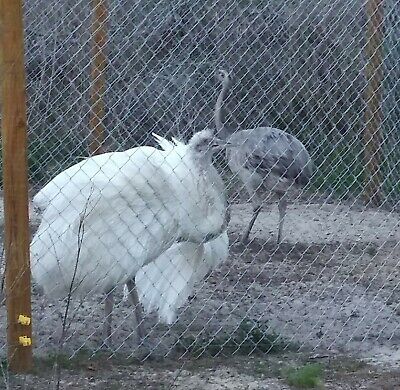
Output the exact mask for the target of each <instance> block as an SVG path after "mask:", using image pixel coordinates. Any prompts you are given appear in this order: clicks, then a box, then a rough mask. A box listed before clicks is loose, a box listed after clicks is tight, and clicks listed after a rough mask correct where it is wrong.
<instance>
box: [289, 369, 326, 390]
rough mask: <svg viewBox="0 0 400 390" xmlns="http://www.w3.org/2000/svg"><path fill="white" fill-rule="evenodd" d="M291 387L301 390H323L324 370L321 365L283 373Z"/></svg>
mask: <svg viewBox="0 0 400 390" xmlns="http://www.w3.org/2000/svg"><path fill="white" fill-rule="evenodd" d="M282 374H283V376H284V378H285V379H286V381H287V383H288V384H289V385H290V386H294V387H296V388H299V389H313V388H319V389H322V388H323V387H324V386H323V383H322V375H323V368H322V366H321V365H320V364H307V365H306V366H303V367H295V368H294V367H292V368H287V369H285V370H284V371H283V372H282Z"/></svg>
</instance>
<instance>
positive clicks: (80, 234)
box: [54, 188, 93, 390]
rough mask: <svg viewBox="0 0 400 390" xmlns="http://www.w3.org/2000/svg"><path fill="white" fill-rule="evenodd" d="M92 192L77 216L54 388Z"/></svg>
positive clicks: (55, 364)
mask: <svg viewBox="0 0 400 390" xmlns="http://www.w3.org/2000/svg"><path fill="white" fill-rule="evenodd" d="M92 194H93V188H92V189H91V193H90V195H89V197H88V200H87V202H86V205H85V208H84V210H83V212H82V213H80V216H79V226H78V250H77V253H76V260H75V266H74V272H73V274H72V279H71V283H70V286H69V289H68V295H67V303H66V306H65V311H64V316H63V320H62V330H61V337H60V340H59V343H58V353H57V355H56V359H55V362H54V371H55V377H56V380H57V382H56V390H59V389H60V382H61V367H60V365H59V364H58V358H59V355H60V353H61V349H62V347H63V345H64V342H65V335H66V332H67V329H69V326H68V324H67V320H68V313H69V308H70V305H71V298H72V293H73V288H74V282H75V279H76V274H77V272H78V265H79V258H80V254H81V249H82V242H83V236H84V234H85V226H84V221H85V217H86V215H87V208H88V204H89V201H90V198H91V196H92Z"/></svg>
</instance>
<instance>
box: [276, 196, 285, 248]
mask: <svg viewBox="0 0 400 390" xmlns="http://www.w3.org/2000/svg"><path fill="white" fill-rule="evenodd" d="M278 208H279V228H278V245H279V244H280V243H281V241H282V231H283V222H284V220H285V215H286V208H287V201H286V197H285V196H284V195H283V196H281V198H280V199H279V203H278Z"/></svg>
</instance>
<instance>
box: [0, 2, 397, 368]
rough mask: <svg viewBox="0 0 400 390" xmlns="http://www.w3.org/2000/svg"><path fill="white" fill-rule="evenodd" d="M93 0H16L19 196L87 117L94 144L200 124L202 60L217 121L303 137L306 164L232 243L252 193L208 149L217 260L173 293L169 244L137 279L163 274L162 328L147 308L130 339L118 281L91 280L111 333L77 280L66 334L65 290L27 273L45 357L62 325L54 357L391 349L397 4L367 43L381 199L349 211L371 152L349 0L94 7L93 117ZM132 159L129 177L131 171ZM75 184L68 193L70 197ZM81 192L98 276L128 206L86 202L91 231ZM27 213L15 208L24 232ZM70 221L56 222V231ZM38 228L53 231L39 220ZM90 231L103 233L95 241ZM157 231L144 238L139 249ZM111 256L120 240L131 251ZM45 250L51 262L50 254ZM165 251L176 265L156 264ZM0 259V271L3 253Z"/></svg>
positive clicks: (362, 9)
mask: <svg viewBox="0 0 400 390" xmlns="http://www.w3.org/2000/svg"><path fill="white" fill-rule="evenodd" d="M95 3H96V4H98V3H99V2H91V1H83V0H81V1H70V0H61V1H58V2H49V1H47V0H27V1H25V5H24V7H25V28H26V31H25V39H26V71H27V91H28V118H29V150H28V160H29V174H30V176H29V181H30V185H31V190H32V194H35V193H37V191H38V190H39V189H40V188H42V187H43V186H44V185H45V184H46V183H48V182H49V181H50V180H51V179H53V178H54V177H55V176H56V175H57V174H59V173H60V172H62V171H64V170H65V169H67V168H68V167H70V166H72V165H73V164H77V163H79V162H82V160H83V159H84V158H86V157H88V156H89V155H90V153H89V145H90V144H91V142H92V132H93V129H92V128H91V123H92V124H93V123H94V122H96V121H97V122H98V125H102V126H104V144H103V150H104V151H106V152H116V151H126V150H127V149H129V148H133V147H137V146H144V145H150V146H155V145H156V142H155V140H154V138H153V137H152V133H153V132H154V133H157V134H159V135H161V136H165V137H166V138H168V139H169V138H170V137H172V136H175V137H177V138H179V139H181V140H183V141H185V142H186V141H187V140H189V139H190V137H191V136H192V135H193V134H194V133H196V132H198V131H201V130H203V129H205V128H215V125H214V106H215V102H216V100H217V97H218V94H219V92H220V89H221V84H220V81H219V80H218V79H217V77H216V72H217V70H218V69H225V70H227V71H228V72H229V74H230V77H231V86H230V89H229V90H228V92H227V95H226V97H225V99H224V101H223V121H224V126H226V127H227V128H232V129H251V128H255V127H260V126H272V127H275V128H279V129H281V130H284V131H286V132H288V133H290V134H292V135H294V136H296V137H297V138H298V139H299V140H300V141H301V142H302V143H303V144H304V146H305V147H306V149H307V150H308V152H309V154H310V156H311V159H312V160H313V162H314V164H315V172H314V175H313V177H312V180H311V183H310V185H308V186H307V187H306V188H305V189H300V190H297V192H296V191H290V195H289V197H288V211H287V215H286V219H285V224H284V230H283V242H282V243H280V244H277V243H276V237H277V233H278V224H279V212H278V206H277V202H276V199H273V198H272V199H268V200H266V201H265V202H263V209H262V211H261V212H260V215H259V218H258V220H257V222H256V223H255V225H254V228H253V230H252V232H251V235H250V242H249V243H248V244H242V243H241V242H240V237H241V235H242V234H243V232H244V230H245V229H246V227H247V224H248V223H249V221H250V219H251V216H252V213H253V209H252V205H251V202H250V201H249V195H248V194H247V192H246V187H245V186H244V185H243V183H241V182H240V178H239V177H238V176H237V175H235V173H234V172H233V173H232V172H231V171H230V169H229V167H228V166H227V164H226V161H224V159H223V158H220V157H219V158H217V159H216V162H215V166H216V167H217V169H218V171H219V172H221V176H222V177H223V180H224V183H225V186H226V187H227V189H228V190H227V193H228V200H229V204H230V208H231V210H230V211H231V218H230V222H229V226H228V234H229V254H227V256H226V257H227V258H226V259H222V260H223V261H221V262H218V261H217V259H216V258H217V256H218V252H217V249H215V252H212V250H213V249H212V247H211V246H210V247H209V250H210V253H209V254H208V255H207V254H205V255H204V256H203V259H202V261H203V262H204V261H205V263H199V264H198V267H199V268H198V269H199V270H200V268H201V267H203V268H201V272H200V271H198V272H199V275H200V274H201V277H199V278H198V280H195V278H193V277H192V276H189V280H188V281H187V282H188V286H187V287H185V288H182V291H180V290H179V289H180V288H181V284H179V283H178V282H177V281H176V280H175V281H171V280H169V279H170V278H171V274H174V275H175V278H176V279H180V280H186V279H185V278H187V277H188V271H187V268H185V267H186V263H182V262H181V263H178V261H179V259H181V257H182V256H184V255H182V252H180V249H179V248H178V249H176V248H175V247H174V248H175V249H173V250H171V251H170V252H165V253H164V254H163V255H162V256H165V259H164V261H165V263H162V262H161V261H160V266H159V265H157V267H159V268H157V269H156V270H154V271H152V272H154V274H153V279H151V281H150V282H148V283H147V284H146V283H145V282H143V285H146V286H147V288H148V291H151V288H152V287H153V288H154V286H155V284H157V285H160V286H162V288H164V290H166V289H167V286H169V285H168V283H172V287H173V288H172V290H171V286H170V289H169V290H168V291H169V294H172V295H174V294H175V295H176V296H179V294H180V293H182V294H183V295H182V296H183V297H184V298H182V302H180V303H179V309H177V316H176V318H174V319H173V320H172V321H171V324H165V323H162V321H161V319H159V318H158V317H157V315H156V314H155V313H154V312H145V314H144V318H143V321H142V323H141V325H142V326H143V327H144V329H145V335H144V338H143V339H142V340H141V341H140V342H139V344H138V343H137V339H136V333H137V324H136V317H135V309H134V307H133V306H132V304H131V302H130V301H129V299H128V298H127V297H128V295H127V293H126V291H125V298H124V294H123V285H118V286H117V287H115V286H113V285H111V284H110V285H107V291H104V293H110V292H113V295H114V304H115V305H114V309H113V311H112V313H109V315H110V316H111V315H112V343H109V342H108V341H109V340H107V339H106V338H105V337H104V330H103V326H104V323H105V322H106V321H107V318H106V317H105V314H104V304H105V299H106V298H105V295H104V294H102V293H101V291H98V288H97V287H98V286H100V285H101V286H103V285H104V286H105V285H106V284H107V283H106V282H105V279H104V280H97V281H96V282H95V283H94V284H93V285H94V288H95V287H96V284H97V287H96V288H95V289H94V291H93V292H92V293H90V294H89V293H88V294H86V295H85V296H81V297H76V298H74V293H73V291H72V292H71V296H72V300H71V302H70V306H69V316H68V326H67V327H66V329H65V332H64V330H63V329H62V325H61V320H60V319H61V318H62V317H63V313H64V312H63V310H65V304H66V303H65V302H66V300H68V297H67V294H66V295H65V300H64V301H63V300H55V299H54V298H53V297H52V296H51V295H52V294H47V296H46V295H43V293H42V292H41V291H40V286H37V285H34V288H33V295H32V299H33V313H34V314H33V323H34V324H35V329H34V332H35V350H36V353H37V354H39V355H46V354H47V355H48V354H52V353H54V351H56V348H57V346H58V343H59V340H60V337H63V343H62V348H63V353H65V354H66V355H68V357H73V356H76V355H77V354H79V353H83V352H85V353H86V352H87V351H89V353H90V354H96V353H97V352H99V351H102V350H104V348H107V350H108V351H111V354H112V355H117V354H124V355H126V356H130V357H131V356H136V355H137V353H138V351H141V350H142V349H144V350H145V353H144V354H143V355H141V356H142V357H144V358H148V357H150V356H176V355H177V356H180V357H182V356H186V355H187V354H193V355H194V356H196V357H200V356H203V355H205V354H211V355H212V356H219V355H224V356H231V355H232V354H237V353H243V352H244V353H246V354H251V353H253V352H254V351H258V352H260V351H261V352H263V353H268V352H270V351H271V350H274V349H275V350H276V349H295V350H299V349H307V350H313V351H320V350H334V351H345V352H348V353H352V354H357V355H361V356H366V357H371V356H372V355H373V356H378V355H379V356H380V355H382V354H387V355H390V356H395V351H396V348H397V346H398V343H399V337H400V333H399V315H400V308H399V304H398V302H399V298H400V287H399V280H400V278H399V269H400V268H399V266H400V248H399V242H400V226H399V225H400V224H399V214H398V213H399V202H400V185H399V183H400V167H399V161H400V133H399V130H398V127H399V123H400V105H399V91H400V86H399V80H400V67H399V66H398V65H399V54H400V46H399V40H398V37H399V35H400V25H399V11H398V9H397V8H396V7H395V3H396V2H395V1H386V2H384V5H383V6H382V12H383V21H382V25H380V26H378V27H377V28H378V29H379V30H380V31H382V38H383V39H382V42H381V45H380V46H379V47H378V48H377V50H379V52H380V53H381V54H382V58H381V60H382V66H381V69H380V70H379V71H380V72H381V80H382V83H381V85H379V88H380V91H381V101H380V107H379V109H380V110H381V123H380V127H379V129H378V131H379V137H380V139H381V142H380V144H379V147H378V152H379V154H380V156H379V158H380V160H379V161H380V164H379V167H378V174H377V175H378V176H379V177H378V178H377V179H376V180H378V181H379V190H380V191H381V195H382V197H383V202H382V204H381V205H378V206H365V198H364V197H365V185H366V184H365V183H366V181H367V179H368V178H367V177H366V175H367V174H368V171H366V169H365V165H366V164H367V163H368V161H369V160H368V159H371V160H374V159H375V157H376V156H371V155H368V156H367V158H365V151H366V150H368V145H365V144H364V143H363V140H365V138H363V134H364V131H365V128H366V126H367V123H366V117H365V112H366V111H365V110H366V107H367V106H368V104H369V102H368V101H367V100H366V95H365V90H366V87H367V84H368V81H369V80H367V79H366V77H365V74H366V73H365V70H366V66H367V57H366V51H365V50H366V45H367V40H368V37H367V35H366V34H367V23H368V18H369V17H370V15H367V14H366V4H365V2H364V1H360V0H356V1H352V2H348V1H344V0H335V1H333V2H332V1H327V0H314V1H303V0H294V1H284V2H282V1H272V2H263V1H255V0H249V1H247V0H243V1H238V2H231V1H226V0H208V1H205V2H199V1H194V0H193V1H192V0H185V1H183V0H180V1H175V2H173V4H172V3H170V4H169V3H168V2H161V1H156V0H139V1H136V2H134V3H132V2H128V1H117V0H109V1H107V2H104V4H105V6H106V7H107V18H106V25H105V30H106V44H105V46H104V48H103V49H104V55H105V58H106V63H105V64H100V65H104V74H102V75H99V74H97V77H104V79H105V86H104V91H103V92H104V93H103V95H102V96H98V97H97V98H99V99H102V101H103V102H104V117H102V115H99V117H97V118H95V119H96V120H93V121H92V122H91V121H90V118H91V115H93V113H92V111H91V110H92V107H91V100H90V96H91V95H90V94H91V88H92V87H93V83H94V82H95V81H94V80H93V79H92V78H91V77H92V76H93V74H95V75H96V73H93V71H92V70H91V69H92V65H93V64H92V61H93V59H92V57H91V56H92V54H93V50H92V49H93V34H92V32H91V31H92V30H91V27H92V26H93V17H94V15H95V12H94V10H93V8H92V7H93V4H95ZM100 3H101V2H100ZM99 58H101V56H100V57H99ZM100 92H101V88H100ZM371 142H372V141H371ZM374 161H375V160H374ZM126 164H128V162H127V163H126ZM367 165H368V164H367ZM136 168H137V169H136ZM118 169H121V171H123V172H128V170H127V165H125V164H122V165H121V166H118V165H115V166H113V167H112V168H110V172H102V171H101V170H102V168H100V167H99V168H98V170H94V171H93V174H94V175H97V174H103V173H104V177H103V179H102V180H105V178H106V177H108V180H109V182H108V183H105V182H102V185H104V186H105V187H104V188H106V186H108V187H107V191H110V192H112V191H114V192H115V191H116V189H114V190H113V189H109V188H110V186H113V183H114V182H115V181H113V180H114V179H115V177H121V176H118V172H117V170H118ZM132 169H136V171H138V172H140V166H139V167H134V168H132ZM171 169H172V170H173V167H172V168H171ZM113 172H114V173H113ZM113 175H114V176H113ZM121 175H122V174H121ZM89 179H90V178H89ZM150 179H151V178H149V177H148V176H144V177H143V178H137V180H138V181H143V180H149V181H151V183H155V181H154V180H156V179H154V180H150ZM370 179H371V180H372V178H370ZM71 180H72V179H71ZM121 180H122V179H121ZM89 181H90V180H89ZM151 185H152V184H151ZM165 188H166V187H165ZM68 189H69V190H71V187H68ZM63 191H65V189H64V188H62V187H61V188H59V194H58V195H57V196H59V195H60V194H62V195H63V196H65V197H68V196H71V194H70V193H64V192H63ZM82 191H83V192H79V191H77V192H76V196H77V197H79V196H83V197H85V194H86V193H85V192H84V190H82ZM85 191H86V190H85ZM188 191H189V189H188ZM188 193H189V192H188ZM188 196H189V195H188ZM73 201H74V200H73V199H71V202H73ZM95 202H96V200H94V201H93V204H92V200H91V199H88V204H89V214H88V227H87V229H88V230H91V229H92V233H91V234H95V232H97V233H98V234H99V235H100V236H99V237H98V241H97V242H98V246H99V247H98V248H99V251H100V250H101V251H102V252H103V253H104V255H106V256H108V257H109V258H110V259H112V260H110V261H109V264H110V268H109V269H106V270H103V271H104V272H103V274H102V275H103V276H104V278H108V277H109V275H114V274H115V273H118V272H120V273H121V272H122V273H123V272H124V269H123V265H121V264H120V263H119V259H118V258H116V256H117V257H118V256H124V255H123V254H122V249H121V248H120V247H118V249H117V248H116V247H110V248H106V246H107V245H106V244H107V242H115V243H117V242H119V240H120V242H121V243H123V242H124V240H125V238H123V237H126V236H128V235H129V234H132V232H131V231H130V229H131V226H130V220H129V216H131V215H132V214H129V213H128V214H127V215H125V216H124V211H123V210H122V211H121V209H117V208H115V209H113V207H116V204H115V203H110V205H109V209H108V210H107V209H106V207H104V210H103V211H102V212H104V218H106V220H104V221H102V225H101V228H98V227H97V225H96V224H97V223H98V222H97V220H96V221H95V220H94V219H91V216H90V207H92V208H93V210H95V209H96V207H97V205H96V203H95ZM55 207H57V205H56V206H55ZM66 207H67V206H66ZM152 207H153V206H152ZM152 210H154V208H153V209H152ZM42 211H43V210H39V211H38V210H33V209H32V210H31V223H32V227H33V233H34V231H35V230H36V229H37V228H38V226H39V223H40V221H41V212H42ZM58 211H59V212H60V216H59V218H67V217H65V215H64V214H63V212H64V211H63V210H58ZM190 212H191V211H190V210H187V213H188V214H190ZM154 213H155V215H153V219H154V220H157V221H158V222H159V224H163V223H166V222H164V221H166V220H168V218H170V219H171V220H174V218H175V215H174V213H173V212H171V213H170V214H169V217H168V218H167V217H166V215H165V214H163V213H164V211H162V210H161V208H160V211H159V212H158V211H155V212H154ZM113 214H115V215H118V221H119V224H120V226H119V228H118V229H117V232H118V233H115V234H116V235H118V234H119V236H115V237H112V238H109V236H108V235H111V233H110V232H112V231H114V230H116V223H115V220H116V219H113V217H112V215H113ZM98 218H100V219H101V215H99V216H98ZM107 218H108V220H107ZM141 222H143V224H146V223H147V222H146V221H141ZM69 223H70V221H69V220H67V219H66V222H65V224H66V225H65V226H66V229H67V226H69V225H68V224H69ZM91 223H92V225H90V224H91ZM197 223H199V221H193V225H196V224H197ZM121 224H126V226H125V227H123V226H122V225H121ZM48 229H49V231H50V232H52V226H51V224H49V226H48ZM102 229H103V230H102ZM57 232H58V230H57V231H56V230H54V231H53V233H49V235H50V236H52V237H53V239H54V240H55V241H57V240H62V239H65V236H61V237H58V236H57V234H58V233H57ZM63 234H64V233H63ZM85 234H86V232H85ZM102 234H103V235H104V237H106V235H107V240H109V241H107V240H106V239H105V238H104V241H103V242H102V240H103V237H102V236H101V235H102ZM63 237H64V238H63ZM160 239H161V238H160V237H158V236H155V237H153V240H154V245H156V244H155V243H156V242H157V243H158V241H160ZM82 240H83V242H84V237H83V239H82ZM65 245H66V247H68V246H69V245H70V244H69V242H66V243H65ZM115 245H117V244H115ZM121 245H122V244H121ZM145 245H147V242H145V241H144V242H143V247H144V248H145ZM157 245H158V244H157ZM165 245H166V244H165ZM177 245H178V246H179V244H177ZM54 246H56V245H54ZM167 247H168V245H167V246H166V248H167ZM146 248H147V247H146ZM92 249H93V248H92ZM92 249H91V250H92ZM49 250H50V247H49ZM143 250H144V251H145V249H143ZM146 250H147V249H146ZM125 251H126V253H129V251H130V248H126V249H125ZM174 251H175V252H174ZM84 253H85V254H86V255H85V256H86V257H82V262H85V261H86V260H87V259H90V258H91V256H94V252H90V251H84ZM55 256H57V255H56V254H55ZM82 256H83V255H82ZM207 256H208V257H207ZM222 257H223V256H222ZM204 259H206V260H204ZM207 259H209V260H207ZM57 261H58V263H59V264H60V265H59V268H60V269H62V268H63V259H62V258H59V259H57ZM77 261H78V260H77ZM207 261H209V263H207ZM174 262H176V263H174ZM213 262H214V263H213ZM167 264H168V265H167ZM174 264H180V267H181V268H180V269H179V270H174V271H171V272H170V271H168V270H171V269H173V268H171V267H174ZM0 265H1V271H2V272H1V273H3V271H4V262H3V261H2V262H1V263H0ZM82 267H83V266H82ZM78 268H79V267H78ZM119 268H121V270H119ZM164 268H165V270H164ZM86 271H87V272H88V274H87V275H89V276H87V277H88V278H89V277H90V274H91V272H93V274H95V272H97V270H96V267H94V268H93V269H92V270H90V269H89V268H87V269H86ZM82 272H83V271H82ZM169 272H170V273H169ZM77 275H78V276H79V275H80V274H79V272H78V274H77ZM81 276H82V275H80V276H79V277H81ZM52 277H56V276H55V275H51V276H50V279H51V278H52ZM143 277H144V278H145V277H146V274H144V276H143ZM191 277H192V279H190V278H191ZM50 279H49V280H50ZM68 280H69V279H68V277H67V280H66V282H68ZM84 281H85V277H83V279H82V280H81V283H84ZM64 282H65V281H64ZM66 282H65V283H66ZM162 283H164V284H162ZM137 284H138V280H137ZM139 287H140V284H139ZM77 288H79V285H78V286H77ZM174 289H175V290H174ZM72 290H73V289H72ZM189 290H190V291H189ZM171 291H172V292H171ZM141 293H142V295H141ZM49 295H50V296H49ZM175 295H174V296H175ZM139 298H140V300H141V301H142V303H143V302H145V301H146V299H147V300H148V302H150V303H149V304H150V305H153V306H152V307H153V308H156V307H157V306H161V305H162V304H163V300H165V299H172V298H171V295H168V296H166V297H165V296H163V295H162V294H161V297H159V296H157V294H155V295H154V296H152V295H151V293H150V295H149V296H146V294H145V292H143V291H142V292H140V291H139ZM68 304H69V302H68ZM0 312H1V316H0V318H2V319H3V318H5V308H4V305H2V306H1V308H0ZM5 334H6V323H5V322H4V321H3V320H0V354H1V355H3V354H5V350H6V340H5ZM138 345H139V346H138ZM391 354H392V355H391ZM2 369H3V366H2Z"/></svg>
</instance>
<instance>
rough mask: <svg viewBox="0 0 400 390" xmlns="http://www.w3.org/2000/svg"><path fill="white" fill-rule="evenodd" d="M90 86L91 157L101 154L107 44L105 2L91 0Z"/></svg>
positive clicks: (103, 0)
mask: <svg viewBox="0 0 400 390" xmlns="http://www.w3.org/2000/svg"><path fill="white" fill-rule="evenodd" d="M92 6H93V21H92V42H93V49H92V50H93V56H92V86H91V93H90V95H91V96H90V97H91V110H90V129H91V142H90V145H89V151H90V154H91V155H94V154H99V153H102V151H103V150H102V148H103V142H104V122H103V121H104V92H105V75H104V71H105V68H106V55H105V52H104V49H105V46H106V43H107V28H106V22H107V6H106V3H105V0H92Z"/></svg>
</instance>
